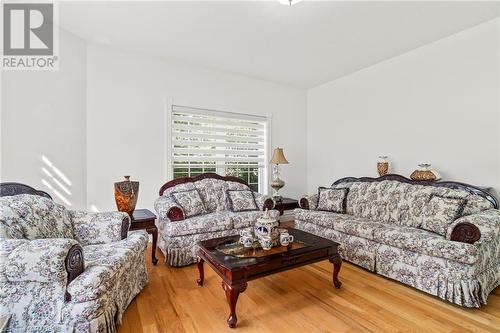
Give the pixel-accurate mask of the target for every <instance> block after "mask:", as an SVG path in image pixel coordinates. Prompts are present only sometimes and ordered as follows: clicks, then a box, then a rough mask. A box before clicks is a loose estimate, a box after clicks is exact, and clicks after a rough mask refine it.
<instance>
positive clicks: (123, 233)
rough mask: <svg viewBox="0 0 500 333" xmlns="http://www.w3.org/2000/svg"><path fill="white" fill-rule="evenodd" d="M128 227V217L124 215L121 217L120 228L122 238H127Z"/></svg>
mask: <svg viewBox="0 0 500 333" xmlns="http://www.w3.org/2000/svg"><path fill="white" fill-rule="evenodd" d="M129 229H130V217H128V216H124V217H123V219H122V229H121V237H122V239H125V238H127V235H128V230H129Z"/></svg>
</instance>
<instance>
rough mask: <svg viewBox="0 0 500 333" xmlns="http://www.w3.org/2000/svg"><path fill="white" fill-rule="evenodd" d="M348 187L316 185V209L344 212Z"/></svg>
mask: <svg viewBox="0 0 500 333" xmlns="http://www.w3.org/2000/svg"><path fill="white" fill-rule="evenodd" d="M347 193H349V189H348V188H343V187H342V188H328V187H318V206H317V208H316V209H317V210H323V211H327V212H334V213H341V214H344V213H345V210H346V203H347Z"/></svg>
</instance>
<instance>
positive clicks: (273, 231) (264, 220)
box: [255, 209, 280, 245]
mask: <svg viewBox="0 0 500 333" xmlns="http://www.w3.org/2000/svg"><path fill="white" fill-rule="evenodd" d="M278 226H279V223H278V220H277V219H275V218H272V217H271V216H270V215H269V211H268V210H267V209H266V211H265V212H264V214H263V215H262V217H260V218H258V219H257V222H255V236H257V238H258V239H260V238H263V237H270V238H271V239H272V241H273V244H274V245H278V243H279V235H280V234H279V231H278Z"/></svg>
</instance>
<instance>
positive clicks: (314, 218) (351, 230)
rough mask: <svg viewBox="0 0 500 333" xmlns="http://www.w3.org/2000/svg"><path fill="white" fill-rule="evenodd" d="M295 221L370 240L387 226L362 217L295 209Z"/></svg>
mask: <svg viewBox="0 0 500 333" xmlns="http://www.w3.org/2000/svg"><path fill="white" fill-rule="evenodd" d="M295 219H296V220H301V221H305V222H309V223H314V224H317V225H320V226H322V227H325V228H331V229H334V230H337V231H340V232H343V233H345V234H348V235H352V236H358V237H363V238H366V239H370V240H372V239H373V233H374V231H375V230H377V229H380V228H383V227H385V226H386V224H384V223H380V222H376V221H370V220H367V219H365V218H362V217H356V216H352V215H347V214H337V213H331V212H323V211H315V210H305V209H295Z"/></svg>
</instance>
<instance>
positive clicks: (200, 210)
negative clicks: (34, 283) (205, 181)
mask: <svg viewBox="0 0 500 333" xmlns="http://www.w3.org/2000/svg"><path fill="white" fill-rule="evenodd" d="M170 196H171V197H172V200H174V201H175V203H176V204H177V205H179V206H180V207H181V208H182V210H183V211H184V217H186V218H187V217H191V216H196V215H200V214H205V213H206V212H207V209H206V208H205V203H204V202H203V200H202V199H201V196H200V193H199V192H198V190H197V189H194V190H187V191H178V192H172V193H170Z"/></svg>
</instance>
